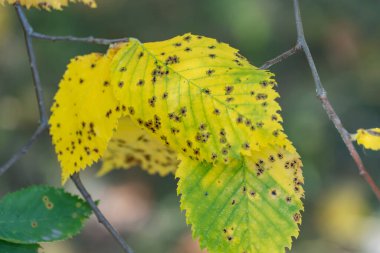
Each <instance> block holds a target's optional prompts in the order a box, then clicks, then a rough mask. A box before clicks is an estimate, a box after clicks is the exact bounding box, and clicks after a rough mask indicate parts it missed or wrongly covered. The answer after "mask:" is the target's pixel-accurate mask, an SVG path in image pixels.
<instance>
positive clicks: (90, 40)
mask: <svg viewBox="0 0 380 253" xmlns="http://www.w3.org/2000/svg"><path fill="white" fill-rule="evenodd" d="M30 36H31V37H33V38H36V39H41V40H50V41H71V42H83V43H93V44H99V45H110V44H114V43H120V42H128V41H129V38H120V39H103V38H94V37H92V36H89V37H74V36H51V35H46V34H41V33H37V32H32V33H31V34H30Z"/></svg>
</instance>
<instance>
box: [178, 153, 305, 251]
mask: <svg viewBox="0 0 380 253" xmlns="http://www.w3.org/2000/svg"><path fill="white" fill-rule="evenodd" d="M301 165H302V164H301V161H300V159H299V156H298V155H297V154H296V153H295V154H294V153H290V152H288V151H286V150H284V149H282V148H279V147H277V146H273V147H267V148H265V149H263V150H262V151H260V152H253V153H252V156H250V157H242V158H241V159H240V160H238V159H237V160H234V161H231V162H230V163H229V164H228V165H225V164H218V165H214V166H213V165H212V164H210V163H207V162H197V161H193V160H191V159H189V158H187V157H183V158H182V162H181V164H180V166H179V169H178V170H177V172H176V176H177V177H178V178H179V183H178V194H180V195H181V208H182V209H183V210H185V211H186V218H187V223H189V224H191V225H192V231H193V236H194V237H196V238H197V237H198V238H199V240H200V244H201V246H202V248H204V247H205V248H207V250H208V252H209V253H236V252H245V253H268V252H270V253H280V252H285V247H287V248H290V247H291V244H292V237H297V236H298V234H299V228H298V224H299V223H301V214H300V212H301V211H302V210H303V205H302V202H301V198H302V197H303V189H302V184H303V177H302V172H301Z"/></svg>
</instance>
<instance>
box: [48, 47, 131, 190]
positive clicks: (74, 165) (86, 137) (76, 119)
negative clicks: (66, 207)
mask: <svg viewBox="0 0 380 253" xmlns="http://www.w3.org/2000/svg"><path fill="white" fill-rule="evenodd" d="M116 50H117V48H113V49H111V50H109V52H108V54H107V55H105V56H103V55H101V54H96V53H93V54H89V55H85V56H79V57H75V58H74V59H72V60H71V62H70V64H69V65H68V67H67V71H66V73H65V74H64V76H63V79H62V80H61V82H60V84H59V90H58V92H57V93H56V95H55V98H54V99H55V102H54V104H53V106H52V108H51V111H52V115H51V117H50V120H49V124H50V134H51V136H52V139H53V144H54V145H55V151H56V153H57V155H58V159H59V161H60V164H61V167H62V183H65V182H66V180H67V179H68V178H69V176H70V175H72V174H74V173H75V172H79V171H80V170H81V169H84V168H86V167H87V166H89V165H91V164H92V163H93V162H96V161H98V160H99V158H100V157H101V156H102V155H103V153H104V152H105V150H106V147H107V144H108V142H109V140H110V139H111V137H112V135H113V132H114V129H115V128H116V127H117V123H118V119H119V117H120V115H121V110H126V108H125V107H121V106H120V105H119V102H117V100H116V98H115V96H114V95H113V90H112V87H111V86H110V76H109V64H110V61H111V58H112V56H113V54H114V52H115V51H116Z"/></svg>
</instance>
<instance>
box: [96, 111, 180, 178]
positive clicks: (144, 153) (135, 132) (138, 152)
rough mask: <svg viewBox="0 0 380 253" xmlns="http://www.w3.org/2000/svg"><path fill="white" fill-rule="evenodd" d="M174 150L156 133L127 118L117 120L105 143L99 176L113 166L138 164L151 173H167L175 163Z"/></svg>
mask: <svg viewBox="0 0 380 253" xmlns="http://www.w3.org/2000/svg"><path fill="white" fill-rule="evenodd" d="M178 163H179V162H178V160H177V154H176V153H175V152H174V151H172V150H171V149H170V148H168V147H167V146H166V145H164V144H162V143H161V142H160V140H159V139H157V138H156V137H155V136H151V135H150V134H149V133H147V132H146V131H144V130H143V129H141V128H140V127H138V126H136V125H135V124H134V123H133V122H132V121H131V119H130V118H128V117H124V118H122V119H120V120H119V126H118V129H117V131H116V132H115V133H114V135H113V137H112V139H111V141H110V142H109V144H108V147H107V150H106V152H105V153H104V156H103V164H102V168H101V169H100V171H99V172H98V176H103V175H105V174H107V173H108V172H110V171H112V170H113V169H115V168H119V169H130V168H132V167H135V166H139V167H141V168H142V169H144V170H146V171H147V172H148V173H150V174H156V173H158V174H159V175H161V176H166V175H167V174H169V173H173V172H174V171H175V170H176V169H177V167H178Z"/></svg>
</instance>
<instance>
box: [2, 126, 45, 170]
mask: <svg viewBox="0 0 380 253" xmlns="http://www.w3.org/2000/svg"><path fill="white" fill-rule="evenodd" d="M46 129H47V124H41V125H40V126H39V127H38V128H37V129H36V131H35V132H34V134H33V135H32V137H30V139H29V140H28V141H27V143H25V145H24V146H23V147H22V148H21V149H20V150H19V151H17V152H16V153H15V154H14V155H13V156H12V157H11V158H10V159H9V160H8V161H7V162H6V163H5V164H4V165H2V166H1V167H0V176H1V175H2V174H4V173H5V172H6V171H7V170H8V169H9V168H10V167H11V166H12V165H13V164H14V163H15V162H17V161H18V160H19V159H20V158H21V157H22V156H23V155H24V154H26V153H27V152H28V150H29V149H30V147H31V146H32V144H33V143H34V142H35V141H36V140H37V139H38V137H40V135H41V134H42V133H43V132H44V131H45V130H46Z"/></svg>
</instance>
